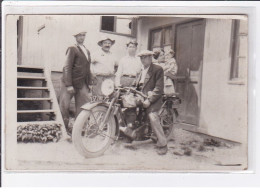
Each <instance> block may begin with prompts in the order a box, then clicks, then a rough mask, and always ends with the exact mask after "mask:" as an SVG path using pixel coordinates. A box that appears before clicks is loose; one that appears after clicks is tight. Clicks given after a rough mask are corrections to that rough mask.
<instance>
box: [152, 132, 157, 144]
mask: <svg viewBox="0 0 260 194" xmlns="http://www.w3.org/2000/svg"><path fill="white" fill-rule="evenodd" d="M150 138H151V140H152V141H153V143H157V141H158V138H157V137H156V135H155V134H154V133H153V134H152V135H151V137H150Z"/></svg>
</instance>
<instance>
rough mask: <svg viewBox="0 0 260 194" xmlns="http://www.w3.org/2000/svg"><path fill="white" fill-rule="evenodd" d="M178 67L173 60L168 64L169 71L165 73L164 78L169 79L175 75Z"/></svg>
mask: <svg viewBox="0 0 260 194" xmlns="http://www.w3.org/2000/svg"><path fill="white" fill-rule="evenodd" d="M177 71H178V66H177V63H176V61H175V60H173V61H171V62H170V65H169V69H168V70H167V71H165V73H164V74H165V76H167V77H170V78H171V79H172V78H173V77H174V76H175V75H176V74H177Z"/></svg>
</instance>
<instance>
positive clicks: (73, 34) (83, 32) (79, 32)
mask: <svg viewBox="0 0 260 194" xmlns="http://www.w3.org/2000/svg"><path fill="white" fill-rule="evenodd" d="M86 33H87V31H85V30H75V31H74V32H73V33H72V36H77V35H79V34H86Z"/></svg>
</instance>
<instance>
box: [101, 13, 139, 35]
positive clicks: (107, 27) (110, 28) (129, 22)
mask: <svg viewBox="0 0 260 194" xmlns="http://www.w3.org/2000/svg"><path fill="white" fill-rule="evenodd" d="M100 30H101V31H102V32H107V33H113V34H119V35H126V36H135V34H136V20H135V18H134V17H129V16H101V29H100Z"/></svg>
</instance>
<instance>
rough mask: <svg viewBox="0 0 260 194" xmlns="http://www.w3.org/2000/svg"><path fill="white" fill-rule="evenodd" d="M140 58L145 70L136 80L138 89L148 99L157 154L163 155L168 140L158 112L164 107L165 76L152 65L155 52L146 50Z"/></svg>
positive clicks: (147, 109) (145, 103)
mask: <svg viewBox="0 0 260 194" xmlns="http://www.w3.org/2000/svg"><path fill="white" fill-rule="evenodd" d="M138 56H139V57H140V59H141V62H142V64H143V68H142V71H141V74H140V76H139V77H138V78H137V80H136V87H137V89H138V90H140V91H141V92H143V93H144V94H145V95H147V96H148V98H147V99H146V100H145V101H144V102H143V107H144V108H146V112H147V114H148V117H149V120H150V122H151V127H152V130H153V132H154V133H155V135H156V136H157V138H158V141H157V153H158V154H159V155H163V154H166V153H167V150H168V148H167V139H166V137H165V134H164V131H163V128H162V126H161V124H160V118H159V115H158V111H159V110H160V108H161V106H162V95H163V86H164V78H163V77H164V74H163V69H162V67H160V66H158V65H155V64H153V63H152V58H153V52H152V51H148V50H144V51H141V52H140V53H139V54H138Z"/></svg>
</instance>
